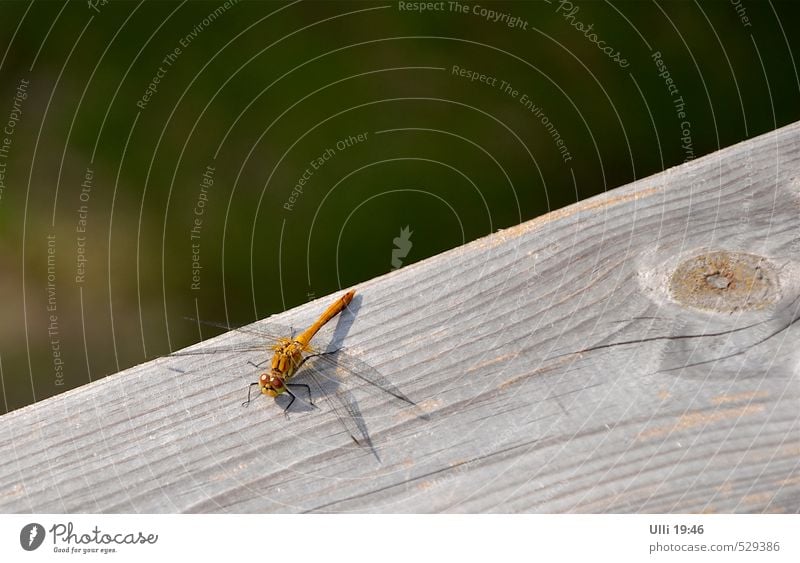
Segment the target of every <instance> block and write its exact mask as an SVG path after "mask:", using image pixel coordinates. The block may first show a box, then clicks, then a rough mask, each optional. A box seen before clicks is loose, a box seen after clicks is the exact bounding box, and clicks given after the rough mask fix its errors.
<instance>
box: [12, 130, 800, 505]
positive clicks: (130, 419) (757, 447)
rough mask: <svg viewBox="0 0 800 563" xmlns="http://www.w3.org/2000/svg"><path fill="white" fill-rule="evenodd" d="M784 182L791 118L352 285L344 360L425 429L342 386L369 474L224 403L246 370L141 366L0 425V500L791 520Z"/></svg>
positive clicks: (298, 433) (193, 359) (793, 194)
mask: <svg viewBox="0 0 800 563" xmlns="http://www.w3.org/2000/svg"><path fill="white" fill-rule="evenodd" d="M798 178H800V124H794V125H791V126H789V127H786V128H783V129H781V130H778V131H776V132H773V133H770V134H767V135H764V136H762V137H759V138H756V139H753V140H751V141H748V142H746V143H742V144H739V145H737V146H734V147H731V148H728V149H725V150H722V151H719V152H718V153H715V154H713V155H711V156H708V157H706V158H702V159H699V160H696V161H694V162H691V163H689V164H687V165H684V166H680V167H677V168H673V169H670V170H667V171H666V172H664V173H661V174H657V175H655V176H652V177H649V178H645V179H643V180H641V181H638V182H635V183H633V184H631V185H628V186H624V187H621V188H619V189H616V190H613V191H611V192H608V193H606V194H604V195H602V196H599V197H595V198H592V199H590V200H587V201H584V202H581V203H578V204H576V205H572V206H570V207H568V208H565V209H562V210H559V211H555V212H553V213H550V214H548V215H546V216H543V217H540V218H538V219H535V220H533V221H530V222H527V223H525V224H522V225H520V226H518V227H516V228H513V229H508V230H505V231H502V232H499V233H496V234H494V235H491V236H488V237H486V238H483V239H481V240H478V241H475V242H473V243H471V244H468V245H466V246H464V247H461V248H458V249H455V250H453V251H450V252H446V253H444V254H442V255H440V256H437V257H435V258H432V259H430V260H426V261H424V262H422V263H418V264H415V265H412V266H408V267H405V268H403V269H401V270H399V271H396V272H394V273H392V274H390V275H387V276H384V277H381V278H379V279H376V280H373V281H371V282H368V283H364V284H362V285H361V286H359V287H358V288H357V289H358V295H359V296H360V298H361V299H360V301H357V302H354V304H355V305H356V307H355V314H354V315H351V316H349V317H348V316H343V318H342V324H341V325H339V328H337V330H338V331H339V332H340V335H344V344H345V346H347V347H348V349H350V350H351V351H352V352H354V353H356V354H357V355H358V357H360V358H361V359H363V360H364V361H366V362H369V363H370V364H372V365H374V366H375V367H377V368H378V369H379V370H380V371H381V372H382V373H383V374H384V375H385V376H386V377H387V378H389V379H390V380H392V381H393V382H394V383H395V384H396V385H397V386H398V387H399V388H400V389H402V390H403V392H405V393H406V394H407V395H409V396H410V397H411V398H412V399H414V400H415V401H416V402H417V403H418V404H419V406H420V408H421V409H422V410H423V411H425V412H426V413H428V419H427V420H424V419H422V418H419V417H416V416H415V415H414V413H412V412H410V411H409V410H408V409H404V408H402V407H400V408H398V407H397V406H396V404H395V403H393V402H392V401H391V399H390V398H388V397H384V396H381V395H363V396H361V397H360V399H359V405H360V408H361V410H362V412H363V414H364V416H365V418H366V424H367V426H368V428H369V431H370V435H371V438H372V441H373V442H374V444H375V449H376V453H377V455H378V456H379V457H380V461H378V459H376V456H374V455H372V454H371V453H370V452H369V451H367V450H365V449H364V448H359V447H358V446H356V445H355V444H353V443H352V442H351V441H350V439H349V438H348V437H347V435H346V434H345V433H344V431H343V429H342V428H341V426H340V425H339V424H338V423H337V421H336V419H335V417H334V415H333V414H332V413H331V412H330V411H329V410H327V409H326V406H325V405H324V403H322V402H321V401H320V402H318V405H319V406H320V408H319V409H318V410H306V411H300V412H297V413H294V414H293V415H292V416H291V419H290V420H288V421H287V420H286V419H285V417H284V416H283V414H281V410H280V407H279V406H278V405H276V404H274V402H273V401H272V400H264V399H263V398H259V400H258V401H256V402H254V403H253V405H251V406H250V408H248V409H243V408H241V407H240V402H241V400H242V398H243V393H244V388H245V384H246V383H247V382H249V381H252V380H253V369H252V368H249V367H248V366H247V365H246V363H245V362H246V360H247V359H254V358H255V356H252V355H249V356H243V355H241V354H237V355H224V354H216V355H212V356H203V357H199V356H188V357H177V358H162V359H159V360H156V361H153V362H150V363H148V364H145V365H141V366H138V367H136V368H133V369H129V370H126V371H124V372H122V373H119V374H117V375H114V376H112V377H108V378H106V379H104V380H102V381H98V382H96V383H93V384H91V385H88V386H86V387H83V388H80V389H77V390H75V391H72V392H69V393H65V394H63V395H61V396H58V397H55V398H52V399H49V400H47V401H43V402H41V403H39V404H36V405H34V406H31V407H28V408H25V409H21V410H19V411H16V412H12V413H9V414H8V415H5V416H3V417H2V424H1V425H0V433H1V435H2V444H0V510H3V511H4V512H20V511H37V512H61V511H92V512H94V511H100V512H106V511H109V512H116V511H125V512H162V511H163V512H173V511H180V512H212V511H223V512H261V511H264V512H271V511H287V512H295V511H297V512H301V511H331V512H339V511H376V512H384V511H386V512H389V511H392V512H394V511H420V512H432V511H469V512H473V511H474V512H477V511H485V512H517V511H539V512H565V511H579V512H603V511H610V512H639V511H647V512H671V511H681V512H683V511H689V512H695V511H696V512H704V511H708V512H773V511H774V512H797V511H798V508H799V507H800V374H799V373H798V372H799V371H800V368H799V367H798V366H800V352H799V351H798V345H797V343H798V336H800V334H799V333H800V330H799V328H798V324H800V323H797V322H796V321H797V319H798V317H800V310H799V308H800V291H799V289H800V275H799V274H798V272H800V242H799V241H800V217H799V214H798V211H800V180H798ZM715 251H720V252H723V254H717V255H714V256H716V258H708V259H707V260H706V262H703V261H702V260H701V261H700V262H697V263H703V264H707V265H708V264H710V266H708V267H709V268H711V270H713V269H714V268H718V269H720V271H716V272H715V271H710V270H709V271H701V272H700V273H699V274H698V270H697V268H695V270H694V274H691V264H694V263H688V264H689V266H684V268H683V271H684V274H682V276H683V277H682V278H681V279H671V278H670V276H671V275H672V273H673V272H674V271H675V270H676V269H677V268H678V267H679V265H680V264H681V263H684V261H686V260H687V259H691V258H692V257H693V256H696V255H703V254H705V255H706V256H712V254H711V253H713V252H715ZM725 252H726V253H728V254H724V253H725ZM737 252H738V253H747V254H748V255H750V257H749V258H742V262H741V263H740V261H737V255H736V254H732V253H737ZM753 257H763V258H764V259H765V261H764V262H763V263H761V264H758V263H757V262H756V263H755V264H754V263H752V260H754V259H755V258H753ZM715 260H716V262H714V261H715ZM748 260H750V261H751V262H748ZM715 264H716V265H715ZM687 268H688V270H687ZM748 268H749V269H748ZM687 271H689V272H690V273H686V272H687ZM743 272H744V273H743ZM747 272H751V273H754V274H753V275H754V276H755V277H753V278H752V279H749V280H748V279H744V278H743V277H742V276H745V277H746V275H747ZM695 274H697V275H695ZM693 276H694V277H693ZM748 284H749V285H748ZM328 300H329V298H325V299H321V300H318V301H316V302H313V303H309V304H307V305H304V306H302V307H298V308H297V309H295V310H292V311H289V312H287V313H284V314H282V315H278V319H279V320H280V322H282V323H284V324H289V325H292V326H295V327H299V326H302V325H304V324H306V323H308V322H309V321H310V320H311V319H312V318H314V317H315V316H316V315H317V314H318V313H319V312H320V311H321V309H322V308H323V307H325V306H326V305H327V304H328ZM703 300H705V301H703ZM697 303H700V304H701V305H702V304H703V303H705V308H697V307H696V306H695V304H697ZM343 327H344V328H343ZM320 336H321V339H319V340H318V341H317V343H318V344H320V345H322V346H323V347H324V346H326V345H327V343H328V341H329V340H330V338H331V333H330V332H328V333H326V334H321V335H320ZM223 338H229V339H230V338H233V339H236V338H239V336H237V335H225V336H224V337H223ZM216 344H218V342H215V343H206V344H203V346H205V345H216ZM175 369H178V370H181V371H182V372H183V373H181V372H179V371H174V370H175Z"/></svg>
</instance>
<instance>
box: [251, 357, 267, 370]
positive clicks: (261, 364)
mask: <svg viewBox="0 0 800 563" xmlns="http://www.w3.org/2000/svg"><path fill="white" fill-rule="evenodd" d="M269 360H270V358H267V359H266V360H264V361H263V362H258V363H257V364H254V363H253V362H251V361H250V360H248V361H247V363H248V364H250V365H251V366H253V367H254V368H260V367H261V366H263V365H264V364H266V363H267V362H268V361H269Z"/></svg>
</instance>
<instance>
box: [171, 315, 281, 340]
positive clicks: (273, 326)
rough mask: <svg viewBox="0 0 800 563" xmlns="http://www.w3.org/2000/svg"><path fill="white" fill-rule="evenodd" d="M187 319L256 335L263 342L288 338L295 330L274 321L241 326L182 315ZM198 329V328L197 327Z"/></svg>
mask: <svg viewBox="0 0 800 563" xmlns="http://www.w3.org/2000/svg"><path fill="white" fill-rule="evenodd" d="M184 319H186V320H187V321H191V322H193V323H196V324H198V325H205V326H210V327H214V328H219V329H222V330H224V331H226V332H238V333H241V334H246V335H248V336H250V337H251V339H252V337H258V338H260V339H262V340H264V341H265V342H269V343H273V342H276V341H277V340H278V339H280V338H289V337H291V336H293V334H295V333H296V332H297V331H296V330H294V329H292V328H291V327H288V326H285V325H281V324H278V323H275V322H264V323H261V322H259V321H257V322H256V323H253V324H249V325H242V326H230V325H227V324H225V323H218V322H214V321H206V320H201V319H196V318H194V317H184ZM198 330H199V329H198Z"/></svg>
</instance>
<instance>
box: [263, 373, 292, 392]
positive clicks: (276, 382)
mask: <svg viewBox="0 0 800 563" xmlns="http://www.w3.org/2000/svg"><path fill="white" fill-rule="evenodd" d="M258 385H259V387H260V388H261V392H262V393H263V394H264V395H269V396H270V397H277V396H278V395H280V394H281V393H283V392H284V391H286V385H285V384H284V382H283V378H282V377H281V376H280V375H279V374H276V373H262V374H261V377H259V378H258Z"/></svg>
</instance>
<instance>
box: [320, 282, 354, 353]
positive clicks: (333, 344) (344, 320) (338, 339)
mask: <svg viewBox="0 0 800 563" xmlns="http://www.w3.org/2000/svg"><path fill="white" fill-rule="evenodd" d="M359 309H361V295H356V296H354V297H353V300H352V301H350V304H349V305H348V306H347V308H345V310H344V311H342V313H341V314H340V315H339V317H338V318H337V319H336V326H335V327H334V328H333V336H332V337H331V340H330V342H328V346H327V347H326V348H325V353H328V354H329V353H333V352H335V351H338V350H339V349H341V347H342V342H344V340H345V338H347V335H348V334H349V333H350V329H351V328H352V327H353V323H355V322H356V317H357V316H358V311H359Z"/></svg>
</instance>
